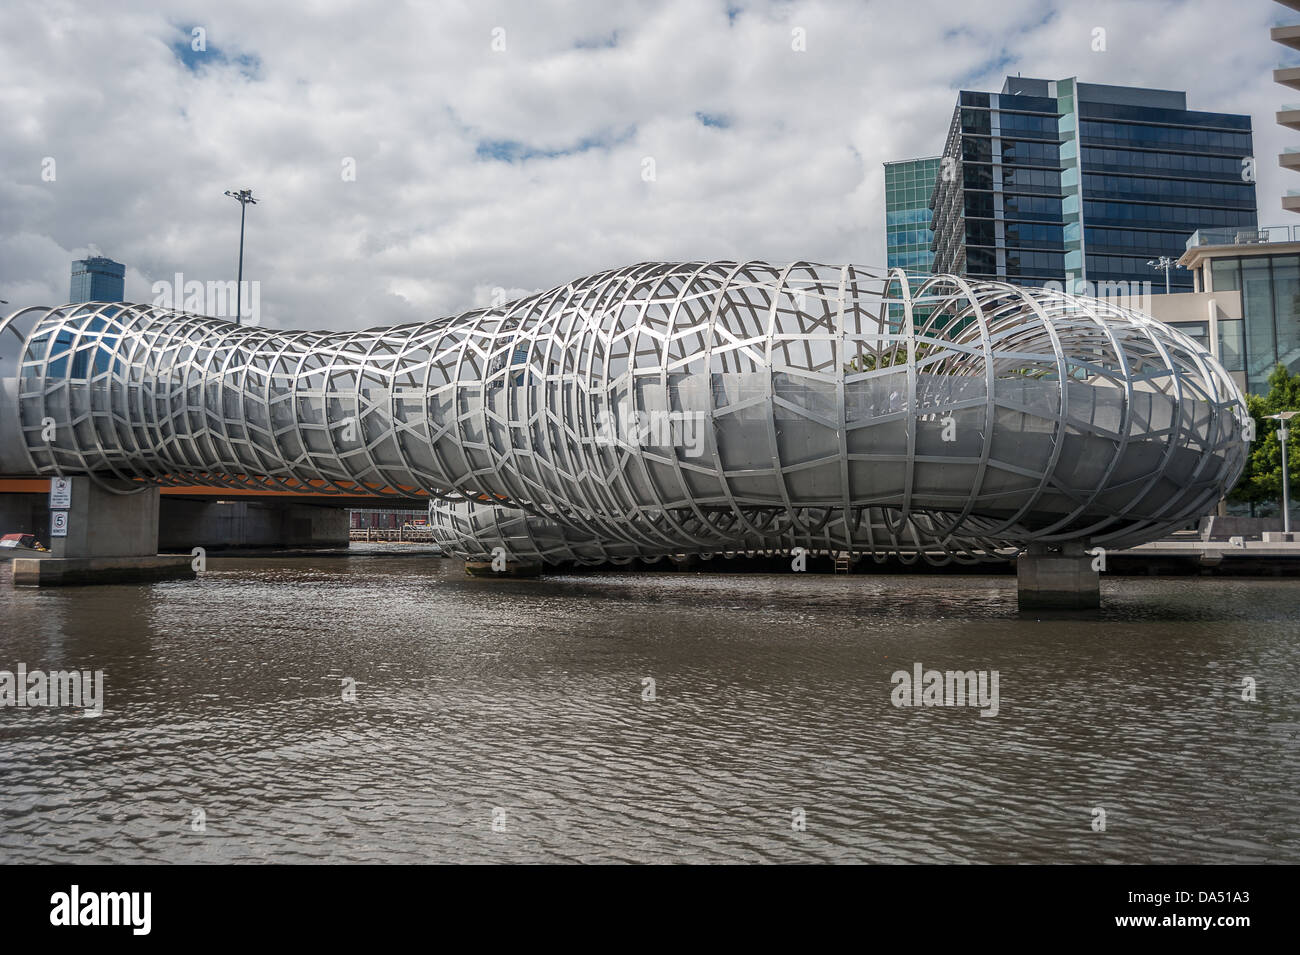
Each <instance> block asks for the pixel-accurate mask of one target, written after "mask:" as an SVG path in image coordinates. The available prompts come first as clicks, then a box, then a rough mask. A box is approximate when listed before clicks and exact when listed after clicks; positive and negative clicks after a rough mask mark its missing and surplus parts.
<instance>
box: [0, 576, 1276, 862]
mask: <svg viewBox="0 0 1300 955" xmlns="http://www.w3.org/2000/svg"><path fill="white" fill-rule="evenodd" d="M1013 588H1014V578H1011V577H936V576H924V577H922V576H917V577H879V578H872V577H868V576H854V577H851V578H850V577H831V576H811V575H795V574H790V575H783V576H766V575H762V576H759V575H744V576H742V575H734V576H725V575H718V576H699V575H692V574H605V575H592V576H557V577H550V578H545V579H542V580H532V581H494V580H475V579H469V578H466V577H464V576H463V575H462V573H461V571H460V567H459V565H458V564H456V563H454V562H452V561H440V560H436V559H428V560H425V559H412V558H401V557H354V558H336V559H328V558H316V559H312V558H293V559H257V560H237V559H228V560H210V563H209V572H208V573H207V574H206V575H205V576H203V577H201V578H200V579H199V580H197V581H195V582H177V583H164V584H155V585H151V586H116V587H98V588H77V589H67V590H48V591H44V592H41V591H35V590H13V589H12V588H11V587H10V585H9V580H8V569H7V567H6V565H0V669H8V670H14V669H15V668H16V666H17V664H18V663H19V662H24V663H26V664H27V665H28V667H29V668H31V669H36V668H43V669H46V670H56V669H69V668H74V667H75V668H77V669H89V670H95V669H101V670H103V671H104V674H105V683H106V699H105V706H104V712H103V714H102V716H99V717H97V718H95V717H91V716H87V715H85V714H83V713H81V712H80V711H77V710H72V709H43V710H42V709H16V708H4V709H0V793H2V795H0V861H2V862H16V861H47V862H75V861H85V862H91V861H94V862H150V861H176V862H205V861H212V862H253V861H281V862H304V861H327V860H328V861H397V862H419V861H433V860H453V861H491V860H509V861H551V860H574V861H608V860H616V861H621V860H628V861H632V860H636V861H674V860H691V861H756V860H782V861H815V860H833V861H918V862H919V861H926V862H950V861H954V862H955V861H962V862H1175V861H1177V862H1225V863H1228V862H1256V861H1270V862H1283V861H1285V862H1300V795H1297V790H1298V789H1300V787H1298V786H1297V782H1298V781H1300V737H1298V735H1297V734H1298V733H1300V702H1298V700H1297V692H1296V690H1297V687H1298V686H1300V635H1298V629H1300V627H1298V626H1297V623H1296V620H1297V607H1298V606H1300V585H1297V584H1296V583H1293V582H1285V581H1276V582H1275V581H1234V580H1219V579H1156V580H1137V579H1111V580H1108V581H1106V583H1105V584H1104V600H1105V603H1106V609H1105V610H1103V611H1102V612H1101V613H1100V614H1098V615H1097V616H1095V617H1094V618H1092V619H1081V620H1067V621H1060V620H1054V621H1050V622H1048V621H1043V622H1040V621H1038V620H1035V619H1021V618H1020V617H1018V616H1017V614H1016V611H1015V593H1014V589H1013ZM915 662H921V663H922V664H924V666H925V667H926V668H930V667H934V668H937V669H941V670H942V669H990V670H992V669H996V670H997V671H999V675H1000V680H999V693H1000V711H999V713H998V715H997V716H996V717H993V718H981V717H980V715H979V713H978V711H977V710H975V709H971V708H958V707H952V708H945V707H930V708H895V707H894V706H893V705H891V703H890V693H891V690H892V689H893V684H892V683H891V680H890V677H891V674H892V673H893V672H894V671H895V670H900V669H903V670H909V671H910V670H911V668H912V664H913V663H915ZM646 677H650V678H653V680H654V681H655V687H654V688H655V696H656V699H654V700H653V701H651V700H646V699H643V679H644V678H646ZM1244 677H1252V678H1253V679H1254V680H1256V681H1257V686H1258V689H1257V693H1258V700H1257V702H1253V703H1252V702H1243V700H1242V699H1241V693H1242V690H1241V687H1242V679H1243V678H1244ZM345 678H350V679H353V680H355V681H356V701H355V702H345V701H344V700H343V699H342V689H341V688H342V683H343V680H344V679H345ZM1097 807H1100V808H1103V809H1104V810H1105V811H1106V831H1105V832H1094V831H1093V830H1092V824H1093V819H1094V815H1093V810H1094V809H1095V808H1097ZM796 809H800V810H802V811H803V813H804V816H805V819H806V831H795V830H794V829H793V827H792V820H793V818H794V816H793V813H794V811H795V810H796ZM195 810H202V812H203V813H204V816H205V829H204V831H202V832H196V831H194V830H193V828H192V823H193V820H194V818H195ZM494 813H495V814H496V819H497V822H498V825H499V826H500V825H504V831H494V830H493V819H494Z"/></svg>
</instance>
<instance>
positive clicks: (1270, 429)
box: [1228, 365, 1300, 510]
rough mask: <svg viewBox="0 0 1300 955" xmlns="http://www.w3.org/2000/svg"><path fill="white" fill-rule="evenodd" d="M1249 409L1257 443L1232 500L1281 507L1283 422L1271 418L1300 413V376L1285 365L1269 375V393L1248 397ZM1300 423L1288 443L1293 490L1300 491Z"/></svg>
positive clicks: (1289, 469)
mask: <svg viewBox="0 0 1300 955" xmlns="http://www.w3.org/2000/svg"><path fill="white" fill-rule="evenodd" d="M1246 408H1247V409H1248V410H1249V411H1250V416H1251V417H1252V418H1254V419H1255V441H1254V443H1252V444H1251V446H1250V455H1249V456H1248V457H1247V459H1246V470H1245V471H1243V472H1242V475H1241V480H1239V481H1238V482H1237V485H1236V487H1234V488H1233V489H1232V493H1231V494H1229V495H1228V500H1230V501H1237V502H1239V503H1242V504H1250V505H1251V506H1252V510H1253V508H1254V505H1256V504H1263V503H1272V504H1278V505H1279V506H1280V505H1281V501H1282V442H1281V441H1279V440H1278V437H1277V429H1278V426H1279V425H1280V422H1278V421H1274V420H1272V419H1271V418H1269V417H1268V415H1271V414H1277V413H1278V412H1280V411H1300V374H1296V375H1292V374H1290V373H1289V372H1288V371H1287V370H1286V368H1285V367H1284V366H1283V365H1278V366H1277V367H1276V368H1274V369H1273V373H1272V374H1271V375H1269V376H1268V394H1266V395H1264V396H1263V397H1261V396H1259V395H1246ZM1296 422H1300V418H1295V419H1293V420H1292V422H1291V426H1292V428H1291V431H1292V437H1291V438H1290V439H1288V441H1287V449H1286V451H1287V470H1288V471H1290V472H1291V474H1290V477H1291V488H1292V490H1293V491H1297V490H1300V461H1297V458H1300V454H1297V453H1296V452H1297V450H1300V442H1297V441H1296V440H1295V429H1294V425H1295V424H1296Z"/></svg>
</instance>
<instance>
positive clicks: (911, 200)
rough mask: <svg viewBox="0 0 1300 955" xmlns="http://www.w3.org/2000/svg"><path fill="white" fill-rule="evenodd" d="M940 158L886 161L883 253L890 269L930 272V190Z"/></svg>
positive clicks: (932, 254)
mask: <svg viewBox="0 0 1300 955" xmlns="http://www.w3.org/2000/svg"><path fill="white" fill-rule="evenodd" d="M939 158H940V157H938V156H932V157H929V158H927V159H905V160H902V161H899V162H887V163H885V254H886V260H887V264H888V266H889V267H890V268H891V269H905V270H906V271H908V272H929V271H930V265H931V263H933V262H934V253H933V252H932V251H931V250H930V243H931V240H932V239H933V237H934V233H933V232H931V231H930V216H931V214H932V213H931V212H930V194H931V193H932V192H934V181H935V179H936V177H937V176H938V175H939Z"/></svg>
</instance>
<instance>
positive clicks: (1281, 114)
mask: <svg viewBox="0 0 1300 955" xmlns="http://www.w3.org/2000/svg"><path fill="white" fill-rule="evenodd" d="M1277 123H1278V125H1279V126H1285V127H1286V128H1287V129H1300V103H1288V104H1287V105H1285V106H1283V107H1282V108H1281V109H1280V110H1278V112H1277Z"/></svg>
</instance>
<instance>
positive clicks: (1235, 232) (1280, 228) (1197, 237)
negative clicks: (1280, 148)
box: [1187, 190, 1300, 251]
mask: <svg viewBox="0 0 1300 955" xmlns="http://www.w3.org/2000/svg"><path fill="white" fill-rule="evenodd" d="M1288 195H1294V198H1295V200H1296V203H1297V206H1296V209H1300V191H1295V190H1293V191H1292V192H1291V193H1288ZM1282 207H1283V208H1284V209H1287V208H1289V207H1288V206H1287V204H1286V198H1285V197H1284V198H1283V199H1282ZM1291 211H1295V210H1291ZM1269 242H1300V225H1295V226H1289V225H1266V226H1260V227H1259V228H1258V229H1197V230H1196V231H1195V232H1193V233H1192V235H1191V238H1189V239H1188V240H1187V249H1188V250H1189V251H1190V250H1191V249H1195V248H1197V247H1199V246H1204V245H1261V244H1265V243H1269Z"/></svg>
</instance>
